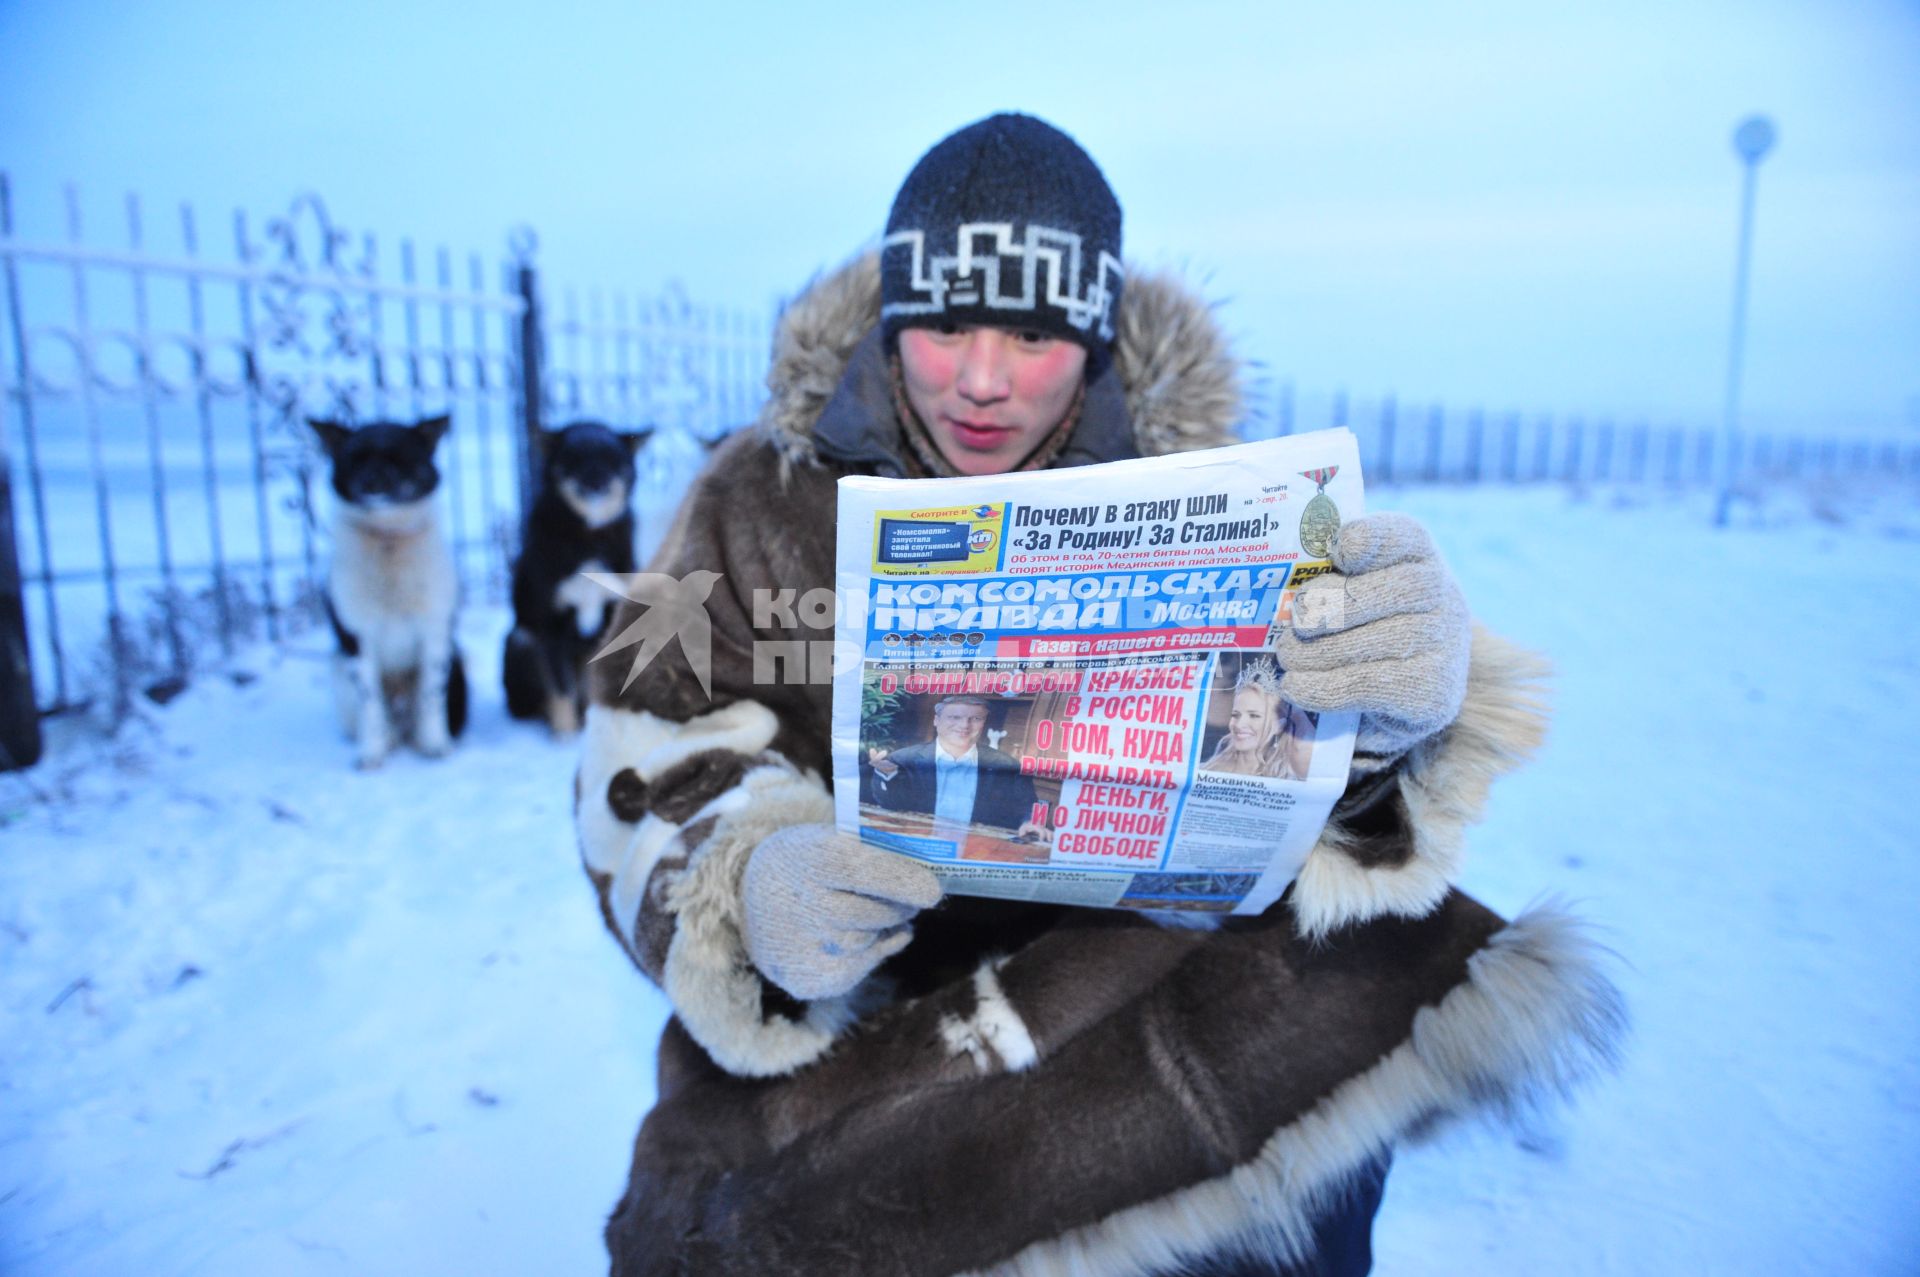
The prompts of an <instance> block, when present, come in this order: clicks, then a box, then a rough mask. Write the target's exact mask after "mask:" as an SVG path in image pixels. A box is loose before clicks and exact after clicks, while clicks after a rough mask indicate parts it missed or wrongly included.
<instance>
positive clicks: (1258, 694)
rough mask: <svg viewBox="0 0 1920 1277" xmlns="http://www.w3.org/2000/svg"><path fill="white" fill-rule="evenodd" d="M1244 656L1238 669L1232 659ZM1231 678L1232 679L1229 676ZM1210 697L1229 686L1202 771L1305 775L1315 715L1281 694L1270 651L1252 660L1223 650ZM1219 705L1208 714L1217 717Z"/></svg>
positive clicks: (1286, 776)
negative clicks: (1218, 727) (1223, 719)
mask: <svg viewBox="0 0 1920 1277" xmlns="http://www.w3.org/2000/svg"><path fill="white" fill-rule="evenodd" d="M1241 661H1244V662H1245V663H1244V664H1241V665H1240V668H1239V670H1238V672H1237V673H1235V672H1234V671H1233V669H1232V666H1233V664H1235V663H1238V662H1241ZM1230 678H1231V680H1232V681H1231V682H1229V681H1228V680H1229V679H1230ZM1214 687H1215V689H1216V690H1215V693H1214V699H1215V702H1216V705H1217V703H1218V702H1219V700H1220V698H1221V693H1222V692H1223V691H1224V690H1225V689H1226V688H1228V687H1231V688H1232V699H1231V701H1230V707H1229V709H1228V710H1227V714H1226V725H1225V731H1224V732H1222V734H1221V736H1220V739H1219V744H1218V746H1217V747H1216V748H1215V749H1214V751H1213V753H1212V754H1210V755H1209V756H1208V757H1207V759H1206V761H1205V762H1203V763H1201V764H1200V770H1201V771H1206V772H1229V773H1234V774H1237V775H1242V776H1265V777H1270V778H1273V779H1276V780H1305V779H1306V777H1307V768H1308V766H1309V765H1310V764H1311V763H1312V761H1313V737H1314V731H1315V729H1316V727H1317V726H1318V723H1319V715H1317V714H1312V713H1309V712H1308V711H1306V710H1304V709H1301V708H1300V707H1298V706H1297V705H1291V704H1288V703H1287V702H1286V701H1284V700H1282V699H1281V698H1280V669H1279V667H1278V666H1277V665H1275V664H1274V662H1273V658H1272V657H1270V656H1256V657H1253V658H1252V659H1251V660H1248V659H1246V658H1245V657H1244V656H1242V655H1241V654H1239V653H1234V652H1223V653H1221V656H1220V668H1219V670H1218V671H1217V673H1216V676H1215V683H1214ZM1217 716H1218V710H1217V708H1216V710H1215V714H1214V715H1212V716H1210V717H1214V718H1217Z"/></svg>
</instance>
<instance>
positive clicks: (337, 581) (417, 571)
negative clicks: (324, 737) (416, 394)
mask: <svg viewBox="0 0 1920 1277" xmlns="http://www.w3.org/2000/svg"><path fill="white" fill-rule="evenodd" d="M307 424H308V425H309V426H311V427H312V429H313V432H314V434H315V435H316V436H318V437H319V440H320V442H321V445H322V446H323V447H325V449H326V451H327V456H328V458H329V459H330V461H331V463H332V469H333V477H332V484H333V492H334V496H335V497H337V498H338V500H337V501H336V503H335V507H334V516H333V560H332V563H331V565H330V566H329V568H328V572H327V591H326V605H327V619H328V620H329V621H330V622H332V624H333V635H334V638H335V640H336V641H337V642H338V645H339V651H338V654H337V655H336V656H335V658H334V690H335V694H336V699H337V701H338V704H339V709H340V720H341V725H342V727H343V728H344V729H345V730H346V732H347V735H348V736H349V737H350V738H351V739H352V740H353V742H354V744H355V747H356V750H357V762H358V763H359V766H360V767H361V768H363V769H371V768H375V767H378V766H380V764H381V763H383V762H384V761H386V757H387V754H388V753H389V752H390V751H391V750H392V748H393V744H394V739H395V737H396V735H397V736H399V737H401V738H403V739H406V740H409V741H411V743H412V745H413V747H414V748H415V749H416V750H418V751H419V752H420V753H422V754H425V755H427V756H429V757H434V758H437V757H440V756H442V755H444V754H446V753H447V752H448V751H450V750H451V749H452V748H453V742H454V740H455V739H456V738H458V737H459V735H460V733H461V732H462V731H463V730H464V729H465V727H466V722H467V675H466V670H465V668H464V667H463V666H462V665H461V662H460V650H459V648H457V647H456V646H454V635H453V625H454V609H455V606H456V604H457V602H458V594H459V580H458V577H457V576H456V574H455V571H454V563H453V550H452V547H451V546H449V544H448V543H447V537H446V534H445V533H444V532H443V531H442V529H441V524H440V507H439V503H438V502H437V501H435V500H434V490H435V489H436V488H438V487H439V486H440V471H439V470H438V469H437V468H436V467H435V466H434V463H433V453H434V449H435V448H436V447H437V446H438V445H439V443H440V440H441V438H442V437H443V436H445V434H446V433H447V430H448V427H449V425H450V422H449V419H448V418H446V417H444V416H442V417H430V418H428V419H426V420H424V421H419V422H415V423H414V424H412V425H402V424H400V423H397V422H389V421H380V422H373V423H371V424H368V425H364V426H361V427H359V428H358V429H355V428H353V427H350V426H346V425H342V424H341V423H339V422H337V421H318V420H313V419H309V421H308V423H307Z"/></svg>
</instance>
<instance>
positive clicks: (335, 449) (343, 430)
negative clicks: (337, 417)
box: [307, 417, 353, 457]
mask: <svg viewBox="0 0 1920 1277" xmlns="http://www.w3.org/2000/svg"><path fill="white" fill-rule="evenodd" d="M307 426H308V428H309V429H311V430H312V431H313V433H314V435H315V436H316V437H317V438H318V439H319V440H320V446H321V447H322V448H325V449H326V450H327V455H328V456H330V457H331V456H335V455H336V454H338V453H339V451H340V448H341V446H342V445H344V444H345V443H346V442H347V436H348V435H350V434H352V433H353V428H352V427H351V426H343V425H341V424H340V423H339V422H337V421H323V420H321V419H320V418H319V417H308V418H307Z"/></svg>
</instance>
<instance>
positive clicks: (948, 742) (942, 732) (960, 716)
mask: <svg viewBox="0 0 1920 1277" xmlns="http://www.w3.org/2000/svg"><path fill="white" fill-rule="evenodd" d="M986 727H987V707H986V706H984V705H966V704H960V705H942V706H941V707H940V708H939V709H937V710H935V711H933V734H934V737H935V738H936V739H938V740H939V742H940V747H941V748H942V749H944V750H946V751H947V752H948V753H949V754H952V755H953V756H955V757H956V758H957V757H959V756H960V755H961V754H964V753H966V752H967V751H968V750H970V749H972V748H973V743H974V742H975V741H977V740H979V739H980V733H981V732H983V731H985V730H986Z"/></svg>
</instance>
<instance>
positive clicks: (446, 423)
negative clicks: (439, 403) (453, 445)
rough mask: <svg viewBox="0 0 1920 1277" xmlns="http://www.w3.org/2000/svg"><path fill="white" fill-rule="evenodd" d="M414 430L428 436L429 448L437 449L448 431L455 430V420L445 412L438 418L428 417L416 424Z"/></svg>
mask: <svg viewBox="0 0 1920 1277" xmlns="http://www.w3.org/2000/svg"><path fill="white" fill-rule="evenodd" d="M413 428H414V429H415V430H418V431H420V432H421V433H422V434H424V435H426V437H427V446H428V447H429V448H437V447H439V446H440V440H441V438H442V437H444V436H445V435H446V433H447V431H449V430H451V429H453V418H452V417H450V416H448V415H447V414H446V413H444V412H443V413H441V414H440V415H439V416H437V417H427V418H425V419H423V420H420V421H416V422H414V423H413Z"/></svg>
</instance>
